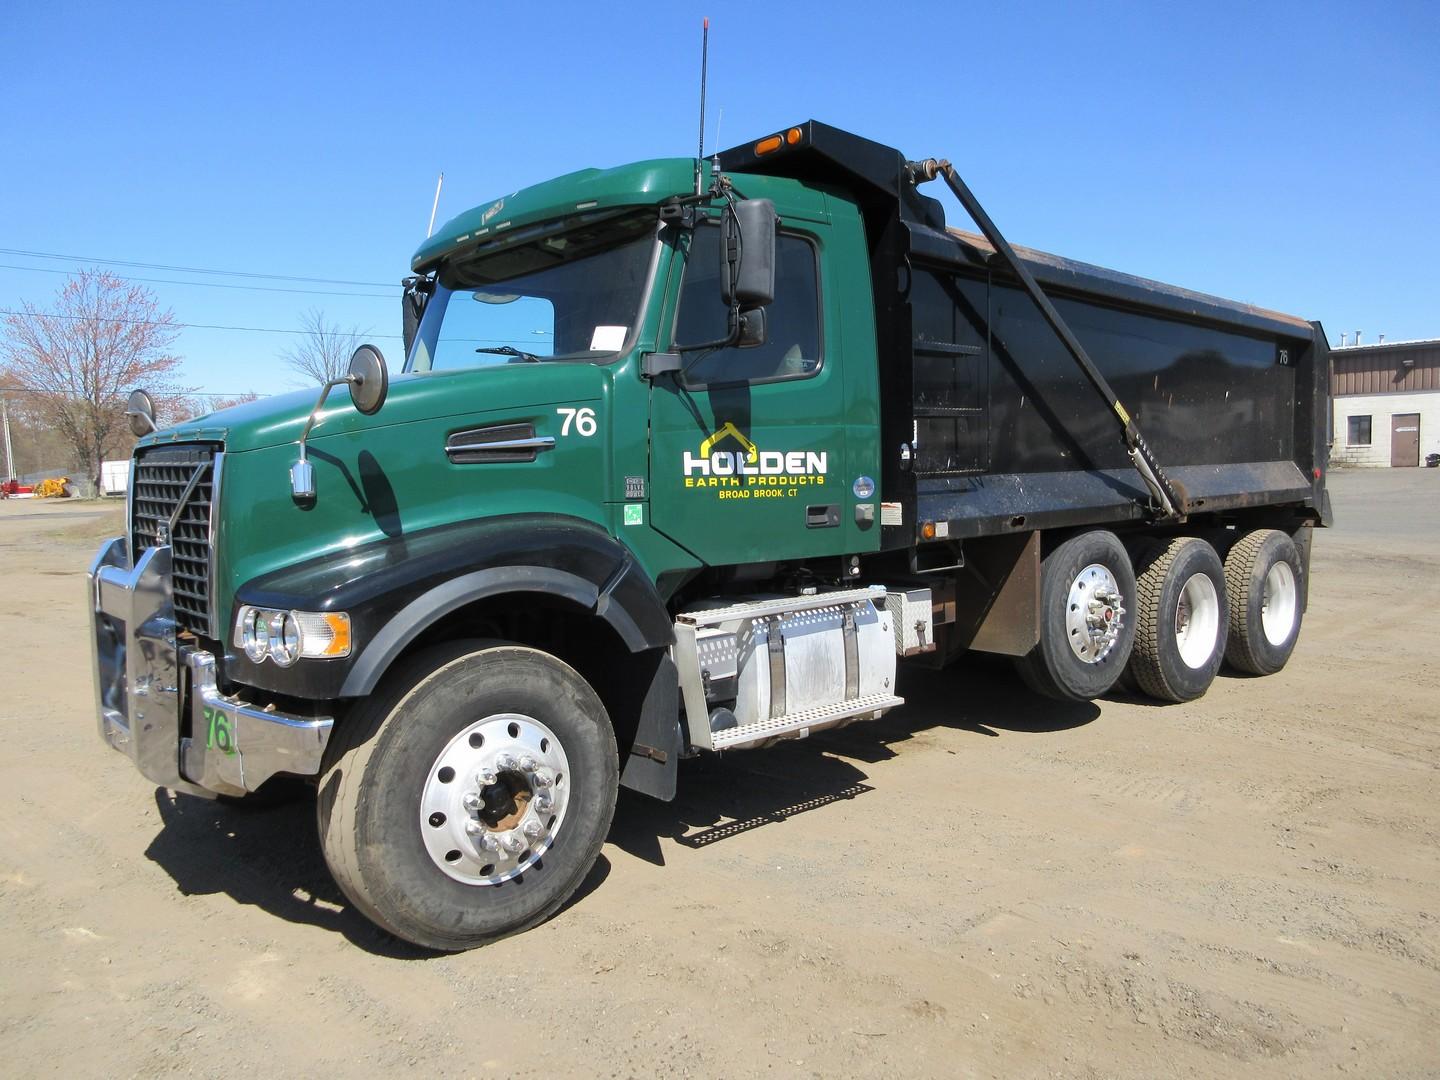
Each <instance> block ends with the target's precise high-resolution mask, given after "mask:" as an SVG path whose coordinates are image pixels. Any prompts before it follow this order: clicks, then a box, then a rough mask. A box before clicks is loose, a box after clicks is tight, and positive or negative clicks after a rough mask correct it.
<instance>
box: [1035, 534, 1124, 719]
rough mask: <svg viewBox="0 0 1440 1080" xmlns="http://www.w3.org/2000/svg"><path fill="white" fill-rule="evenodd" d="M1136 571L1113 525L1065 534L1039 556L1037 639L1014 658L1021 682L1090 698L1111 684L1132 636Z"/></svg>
mask: <svg viewBox="0 0 1440 1080" xmlns="http://www.w3.org/2000/svg"><path fill="white" fill-rule="evenodd" d="M1134 597H1135V571H1134V569H1133V568H1132V566H1131V564H1130V556H1129V554H1128V553H1127V552H1126V550H1125V547H1124V545H1123V544H1121V543H1120V540H1119V538H1118V537H1117V536H1116V535H1115V534H1114V533H1112V532H1106V531H1103V530H1097V531H1094V532H1087V533H1081V534H1080V535H1078V536H1072V537H1071V538H1070V539H1069V540H1066V541H1065V542H1064V543H1063V544H1061V545H1060V546H1059V547H1057V548H1055V550H1054V551H1052V552H1050V554H1048V555H1046V556H1045V558H1044V559H1043V560H1042V561H1041V563H1040V641H1039V642H1038V643H1037V644H1036V645H1035V647H1034V648H1033V649H1031V650H1030V652H1029V653H1028V654H1027V655H1025V656H1023V657H1021V658H1020V659H1019V660H1018V661H1016V665H1015V666H1016V669H1017V670H1018V671H1019V673H1020V677H1021V678H1022V679H1024V681H1025V683H1026V685H1027V686H1029V687H1030V688H1031V689H1032V690H1034V691H1036V692H1037V693H1040V694H1044V695H1045V696H1046V697H1051V698H1055V699H1057V700H1060V701H1089V700H1091V699H1092V698H1097V697H1099V696H1101V695H1102V694H1104V693H1105V692H1106V691H1108V690H1109V689H1110V688H1111V687H1112V686H1114V685H1115V681H1116V680H1117V679H1118V678H1119V677H1120V674H1121V672H1123V671H1124V670H1125V664H1126V662H1127V661H1128V660H1129V658H1130V650H1131V648H1132V647H1133V645H1134V643H1135V627H1134V621H1133V619H1132V618H1131V617H1130V616H1129V615H1128V614H1127V608H1129V607H1130V606H1131V605H1133V603H1134Z"/></svg>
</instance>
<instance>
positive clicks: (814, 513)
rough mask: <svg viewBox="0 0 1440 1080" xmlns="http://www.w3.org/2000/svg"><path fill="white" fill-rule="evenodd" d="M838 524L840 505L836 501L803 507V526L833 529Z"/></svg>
mask: <svg viewBox="0 0 1440 1080" xmlns="http://www.w3.org/2000/svg"><path fill="white" fill-rule="evenodd" d="M839 524H840V505H839V504H838V503H826V504H825V505H824V506H807V507H805V527H806V528H807V529H833V528H835V527H837V526H838V525H839Z"/></svg>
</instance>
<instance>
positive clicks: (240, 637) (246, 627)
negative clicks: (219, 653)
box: [235, 607, 270, 664]
mask: <svg viewBox="0 0 1440 1080" xmlns="http://www.w3.org/2000/svg"><path fill="white" fill-rule="evenodd" d="M240 616H241V617H240V622H239V629H238V631H237V632H236V634H235V638H236V641H235V644H236V645H238V646H240V647H241V648H242V649H244V650H245V655H246V656H248V657H249V658H250V659H251V660H252V661H254V662H255V663H257V664H258V663H260V661H261V660H264V659H265V656H266V654H267V653H268V652H269V649H270V620H269V619H268V618H267V617H266V615H265V612H263V611H261V610H260V609H259V608H252V607H246V608H241V609H240Z"/></svg>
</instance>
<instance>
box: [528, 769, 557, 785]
mask: <svg viewBox="0 0 1440 1080" xmlns="http://www.w3.org/2000/svg"><path fill="white" fill-rule="evenodd" d="M530 782H531V783H532V784H534V785H535V786H536V787H537V788H548V787H549V786H550V785H551V784H553V783H555V778H554V777H553V776H551V775H550V774H549V773H543V772H537V773H536V774H535V775H534V776H532V777H531V778H530Z"/></svg>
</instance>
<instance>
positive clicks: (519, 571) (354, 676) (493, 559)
mask: <svg viewBox="0 0 1440 1080" xmlns="http://www.w3.org/2000/svg"><path fill="white" fill-rule="evenodd" d="M505 593H544V594H547V595H551V596H555V597H558V598H560V599H563V600H566V601H569V602H570V603H572V604H574V605H576V606H577V607H579V608H581V609H583V610H586V611H589V612H591V613H592V614H593V615H594V616H595V617H596V618H598V619H600V620H602V621H603V622H604V623H606V624H607V625H608V626H609V627H610V628H611V629H612V630H614V631H615V633H616V634H617V635H618V636H619V638H620V639H621V641H623V642H624V644H625V646H626V648H628V649H629V650H630V651H631V652H642V651H645V650H648V649H657V648H665V647H668V646H669V645H670V644H672V642H673V641H674V631H673V628H672V623H671V619H670V615H669V613H668V612H667V611H666V608H665V603H664V601H663V600H661V599H660V595H659V593H658V592H656V590H655V586H654V584H653V583H652V582H651V581H650V580H649V578H648V577H647V576H646V575H645V573H644V571H643V570H642V569H641V568H640V566H639V565H638V564H637V563H636V562H635V559H634V557H633V556H632V555H631V553H630V551H629V549H628V548H626V547H625V546H624V545H623V544H621V543H619V542H618V541H617V540H615V539H614V538H613V537H611V536H610V535H609V534H608V533H606V532H605V531H604V530H603V529H601V528H600V527H599V526H597V525H594V524H592V523H590V522H588V521H584V520H581V519H579V518H572V517H568V516H564V515H559V514H526V515H513V516H508V517H498V518H488V519H483V520H480V521H474V522H462V523H457V524H451V525H442V526H438V527H436V528H433V529H426V530H422V531H420V532H416V533H408V534H402V535H401V536H396V537H387V538H385V539H382V540H378V541H375V542H373V543H370V544H365V545H361V546H359V547H356V548H348V549H344V550H341V551H338V552H334V553H330V554H327V555H324V556H320V557H317V558H314V559H310V560H307V561H305V562H302V563H298V564H296V565H295V566H291V567H286V568H283V569H281V570H276V571H272V572H271V573H268V574H265V575H262V576H261V577H258V578H255V579H254V580H252V581H250V582H247V583H246V584H244V585H242V586H241V587H240V588H239V589H238V590H237V591H236V604H237V606H238V605H239V604H255V605H258V606H262V607H274V608H293V609H297V610H301V611H344V612H347V613H348V614H349V615H350V619H351V625H352V633H353V635H354V640H355V642H356V648H355V651H354V652H353V653H352V654H351V655H350V656H349V657H346V658H343V659H336V660H313V659H307V660H301V661H300V662H299V663H297V664H295V665H294V666H293V667H290V668H280V667H277V666H276V665H275V664H274V663H272V662H270V661H265V662H262V663H260V664H255V663H252V662H251V661H250V660H249V658H248V657H246V656H245V655H244V654H243V653H241V654H239V655H236V654H235V653H234V651H233V650H231V649H227V655H226V657H225V661H226V663H225V667H226V671H225V673H224V675H225V678H226V679H228V680H230V681H233V682H237V683H241V684H244V685H246V686H253V687H257V688H259V689H264V690H270V691H273V692H275V693H279V694H285V695H290V696H294V697H299V698H309V699H312V700H329V699H333V698H341V697H360V696H363V695H365V694H368V693H370V692H371V691H372V690H373V689H374V688H375V685H376V684H377V683H378V682H379V680H380V678H381V676H383V675H384V673H385V671H386V670H387V669H388V668H389V666H390V664H391V663H393V662H394V660H395V659H396V658H397V657H398V656H400V655H401V654H402V653H403V652H404V650H405V648H406V647H407V646H408V645H409V644H410V643H411V642H413V641H414V640H415V639H416V638H417V637H418V636H419V635H420V634H421V633H423V632H424V631H425V630H426V629H427V628H429V627H430V626H432V625H433V624H434V623H435V622H436V621H437V620H439V619H441V618H443V617H445V616H446V615H448V614H450V613H451V612H453V611H456V610H458V609H459V608H461V607H464V606H465V605H467V604H471V603H474V602H476V601H478V600H484V599H487V598H489V597H494V596H500V595H504V594H505ZM227 636H228V632H227ZM226 644H227V645H229V642H228V641H227V642H226Z"/></svg>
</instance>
